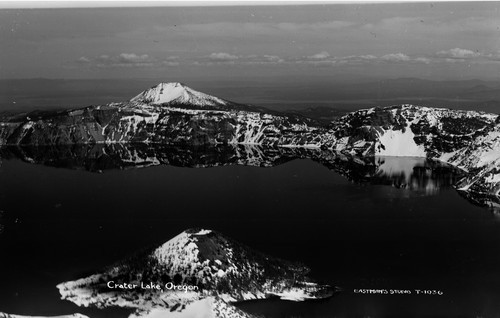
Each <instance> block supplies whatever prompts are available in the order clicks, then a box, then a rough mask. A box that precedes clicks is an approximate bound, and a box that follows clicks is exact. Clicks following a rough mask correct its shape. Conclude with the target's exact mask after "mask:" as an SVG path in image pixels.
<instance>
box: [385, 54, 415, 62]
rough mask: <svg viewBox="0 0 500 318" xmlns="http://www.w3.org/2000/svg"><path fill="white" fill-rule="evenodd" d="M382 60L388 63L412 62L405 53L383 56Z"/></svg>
mask: <svg viewBox="0 0 500 318" xmlns="http://www.w3.org/2000/svg"><path fill="white" fill-rule="evenodd" d="M380 59H381V60H383V61H388V62H408V61H410V60H411V59H410V57H409V56H408V55H406V54H403V53H391V54H386V55H383V56H381V57H380Z"/></svg>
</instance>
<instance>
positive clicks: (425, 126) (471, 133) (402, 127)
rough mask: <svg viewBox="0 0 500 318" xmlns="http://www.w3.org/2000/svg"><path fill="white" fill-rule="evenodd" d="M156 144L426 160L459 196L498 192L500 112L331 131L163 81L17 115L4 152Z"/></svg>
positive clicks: (402, 116)
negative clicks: (454, 178)
mask: <svg viewBox="0 0 500 318" xmlns="http://www.w3.org/2000/svg"><path fill="white" fill-rule="evenodd" d="M94 143H150V144H169V145H195V146H196V145H216V144H234V145H235V144H240V145H260V146H262V147H300V148H321V149H328V150H331V151H337V152H342V153H346V154H351V155H355V156H361V157H363V156H379V155H380V156H415V157H429V158H433V159H437V160H440V161H443V162H446V163H450V164H452V165H454V166H457V167H459V168H460V169H462V170H464V171H466V172H468V176H466V177H465V178H464V179H463V180H462V181H460V182H459V183H458V184H457V187H458V188H459V189H461V190H462V191H466V192H475V193H479V194H484V195H493V196H499V195H500V169H499V168H498V167H499V165H500V119H499V115H496V114H487V113H483V112H477V111H458V110H450V109H442V108H432V107H419V106H414V105H408V104H403V105H397V106H389V107H385V108H371V109H365V110H359V111H355V112H352V113H349V114H347V115H345V116H342V117H340V118H338V119H336V120H334V121H333V122H331V123H329V124H328V125H327V126H325V125H321V124H319V123H317V122H315V121H313V120H310V119H307V118H306V117H303V116H298V115H293V114H286V113H278V112H272V111H268V110H266V109H263V108H258V107H253V106H250V105H241V104H237V103H233V102H229V101H226V100H223V99H220V98H217V97H213V96H210V95H207V94H204V93H200V92H196V91H195V90H193V89H191V88H189V87H187V86H185V85H183V84H180V83H161V84H159V85H157V86H154V87H152V88H150V89H148V90H146V91H144V92H142V93H140V94H139V95H137V96H136V97H134V98H132V99H131V100H130V101H128V102H124V103H111V104H108V105H100V106H91V107H86V108H83V109H77V110H71V111H61V112H45V113H38V114H33V115H29V114H28V115H21V116H12V117H10V118H7V119H6V120H4V121H3V122H2V123H0V145H34V146H41V145H63V144H94Z"/></svg>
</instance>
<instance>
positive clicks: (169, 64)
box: [161, 61, 180, 66]
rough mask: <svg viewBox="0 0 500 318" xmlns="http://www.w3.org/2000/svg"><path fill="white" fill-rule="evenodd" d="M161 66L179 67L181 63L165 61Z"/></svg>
mask: <svg viewBox="0 0 500 318" xmlns="http://www.w3.org/2000/svg"><path fill="white" fill-rule="evenodd" d="M161 65H164V66H179V65H180V63H179V62H173V61H163V62H161Z"/></svg>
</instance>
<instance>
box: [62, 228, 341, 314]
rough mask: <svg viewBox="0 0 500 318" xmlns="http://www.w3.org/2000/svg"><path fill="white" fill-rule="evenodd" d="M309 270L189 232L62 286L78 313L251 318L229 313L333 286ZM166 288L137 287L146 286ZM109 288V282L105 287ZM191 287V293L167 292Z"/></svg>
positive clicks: (321, 293) (217, 236) (211, 234)
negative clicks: (250, 303)
mask: <svg viewBox="0 0 500 318" xmlns="http://www.w3.org/2000/svg"><path fill="white" fill-rule="evenodd" d="M308 272H309V269H308V268H307V267H306V266H304V265H302V264H299V263H293V262H289V261H284V260H280V259H277V258H274V257H272V256H268V255H265V254H262V253H260V252H257V251H254V250H252V249H251V248H249V247H247V246H245V245H243V244H241V243H238V242H236V241H234V240H232V239H231V238H229V237H226V236H224V235H222V234H221V233H218V232H215V231H211V230H206V229H190V230H186V231H184V232H182V233H180V234H179V235H177V236H176V237H174V238H172V239H171V240H169V241H167V242H166V243H164V244H162V245H161V246H159V247H157V248H155V249H153V250H151V251H147V252H143V253H140V254H137V255H136V256H134V257H132V258H131V259H127V260H124V261H121V262H119V263H117V264H115V265H113V266H110V267H109V268H107V269H105V270H103V271H102V272H100V273H97V274H94V275H91V276H89V277H85V278H81V279H78V280H75V281H70V282H65V283H61V284H59V285H58V286H57V287H58V288H59V292H60V294H61V296H62V298H63V299H66V300H69V301H71V302H73V303H75V304H76V305H78V306H83V307H89V306H94V307H97V308H107V307H123V308H128V309H131V310H133V311H134V313H133V314H132V315H131V316H130V317H159V316H160V315H161V314H162V313H168V317H192V314H193V313H198V314H199V313H203V314H204V315H205V316H204V317H251V316H250V315H248V314H246V313H244V312H242V311H241V310H239V309H237V308H236V307H234V306H233V305H232V304H233V303H235V302H239V301H245V300H253V299H266V298H270V297H279V298H281V299H285V300H291V301H303V300H307V299H321V298H327V297H330V296H332V295H333V293H334V291H335V290H336V289H335V288H334V287H331V286H329V285H325V284H319V283H317V282H315V281H313V280H311V279H310V278H309V277H308V276H307V275H308ZM145 281H148V282H155V284H157V285H159V286H164V287H163V288H161V289H160V290H156V289H154V290H145V289H142V288H122V287H117V285H128V286H136V287H139V286H141V285H143V282H145ZM109 282H113V283H112V284H111V286H110V283H109ZM169 286H188V287H189V286H191V287H196V288H178V289H175V288H169Z"/></svg>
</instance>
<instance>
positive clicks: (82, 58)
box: [76, 56, 90, 64]
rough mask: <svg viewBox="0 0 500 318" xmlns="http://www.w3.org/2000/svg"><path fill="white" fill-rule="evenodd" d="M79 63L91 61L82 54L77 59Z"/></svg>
mask: <svg viewBox="0 0 500 318" xmlns="http://www.w3.org/2000/svg"><path fill="white" fill-rule="evenodd" d="M76 61H77V62H78V63H83V64H87V63H90V59H88V58H87V57H85V56H82V57H80V58H79V59H78V60H76Z"/></svg>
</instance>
